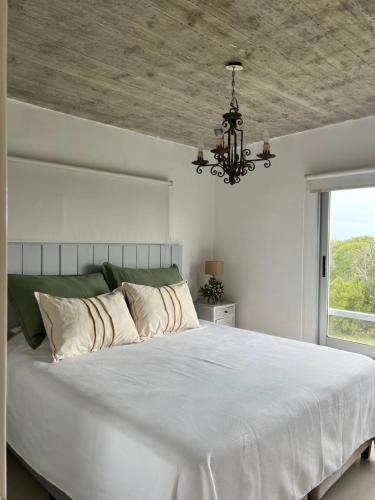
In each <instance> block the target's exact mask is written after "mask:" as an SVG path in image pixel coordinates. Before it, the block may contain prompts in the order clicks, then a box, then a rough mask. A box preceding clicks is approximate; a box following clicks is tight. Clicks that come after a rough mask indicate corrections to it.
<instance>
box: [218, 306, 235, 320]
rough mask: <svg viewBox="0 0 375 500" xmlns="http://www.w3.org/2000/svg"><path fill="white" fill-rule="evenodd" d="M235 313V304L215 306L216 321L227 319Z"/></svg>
mask: <svg viewBox="0 0 375 500" xmlns="http://www.w3.org/2000/svg"><path fill="white" fill-rule="evenodd" d="M233 315H234V306H233V305H232V306H222V307H216V308H215V322H216V320H218V319H225V318H227V317H228V316H233Z"/></svg>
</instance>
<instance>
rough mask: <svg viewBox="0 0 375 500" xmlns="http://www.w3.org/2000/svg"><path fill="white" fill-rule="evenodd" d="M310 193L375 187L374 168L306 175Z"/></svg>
mask: <svg viewBox="0 0 375 500" xmlns="http://www.w3.org/2000/svg"><path fill="white" fill-rule="evenodd" d="M306 180H307V182H308V186H309V190H310V192H311V193H319V192H326V191H336V190H338V189H354V188H363V187H373V186H375V167H369V168H358V169H353V170H342V171H339V172H326V173H322V174H311V175H306Z"/></svg>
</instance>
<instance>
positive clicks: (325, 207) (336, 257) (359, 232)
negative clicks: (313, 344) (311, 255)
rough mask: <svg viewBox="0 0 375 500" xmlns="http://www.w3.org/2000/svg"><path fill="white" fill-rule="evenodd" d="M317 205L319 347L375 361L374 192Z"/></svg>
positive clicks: (348, 193)
mask: <svg viewBox="0 0 375 500" xmlns="http://www.w3.org/2000/svg"><path fill="white" fill-rule="evenodd" d="M321 200H322V203H321V268H320V272H321V278H320V341H321V343H324V344H327V345H329V346H332V347H338V348H342V349H347V350H351V351H355V352H360V353H364V354H369V355H372V356H373V357H375V188H374V187H369V188H359V189H345V190H340V191H332V192H327V193H322V194H321Z"/></svg>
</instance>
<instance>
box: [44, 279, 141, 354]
mask: <svg viewBox="0 0 375 500" xmlns="http://www.w3.org/2000/svg"><path fill="white" fill-rule="evenodd" d="M35 297H36V300H37V301H38V304H39V309H40V312H41V315H42V318H43V323H44V327H45V329H46V332H47V336H48V339H49V341H50V344H51V349H52V356H53V359H54V361H59V360H61V359H64V358H69V357H71V356H77V355H79V354H83V353H87V352H94V351H100V350H101V349H104V348H107V347H111V346H115V345H121V344H131V343H133V342H139V335H138V332H137V329H136V327H135V325H134V321H133V320H132V317H131V315H130V313H129V309H128V307H127V305H126V302H125V300H124V295H123V292H122V290H121V289H117V290H115V291H114V292H111V293H105V294H103V295H98V296H97V297H92V298H89V299H64V298H61V297H53V296H52V295H48V294H46V293H40V292H35Z"/></svg>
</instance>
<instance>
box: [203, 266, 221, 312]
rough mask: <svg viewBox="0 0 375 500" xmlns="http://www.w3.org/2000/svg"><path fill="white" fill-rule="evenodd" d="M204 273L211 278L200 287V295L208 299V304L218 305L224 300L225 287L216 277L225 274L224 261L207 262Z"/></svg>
mask: <svg viewBox="0 0 375 500" xmlns="http://www.w3.org/2000/svg"><path fill="white" fill-rule="evenodd" d="M204 272H205V274H210V275H211V278H210V279H209V280H208V282H207V283H206V284H205V285H203V286H201V287H200V289H199V293H200V294H201V295H202V297H204V298H205V299H207V302H208V303H210V302H211V303H212V304H216V303H217V302H219V301H220V300H221V301H222V300H223V294H224V285H223V283H222V282H221V281H220V280H218V279H217V278H216V276H220V275H221V274H223V273H224V262H223V261H222V260H206V263H205V266H204Z"/></svg>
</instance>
